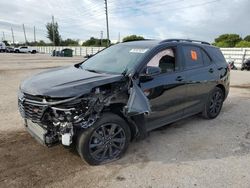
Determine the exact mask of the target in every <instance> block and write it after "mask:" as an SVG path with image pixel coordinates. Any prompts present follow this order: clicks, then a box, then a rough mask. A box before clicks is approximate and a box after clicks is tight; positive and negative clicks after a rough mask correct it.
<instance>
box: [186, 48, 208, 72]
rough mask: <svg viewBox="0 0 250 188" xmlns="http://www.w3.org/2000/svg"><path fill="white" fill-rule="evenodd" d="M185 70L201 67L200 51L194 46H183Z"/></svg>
mask: <svg viewBox="0 0 250 188" xmlns="http://www.w3.org/2000/svg"><path fill="white" fill-rule="evenodd" d="M182 49H183V53H184V60H185V68H186V69H190V68H195V67H201V66H203V61H202V54H201V50H200V49H199V48H197V47H195V46H183V48H182Z"/></svg>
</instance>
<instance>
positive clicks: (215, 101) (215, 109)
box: [202, 87, 224, 119]
mask: <svg viewBox="0 0 250 188" xmlns="http://www.w3.org/2000/svg"><path fill="white" fill-rule="evenodd" d="M223 101H224V93H223V91H222V89H221V88H219V87H216V88H215V89H214V90H213V91H212V92H211V93H210V95H209V97H208V99H207V102H206V105H205V108H204V111H203V113H202V114H203V117H205V118H206V119H214V118H216V117H217V116H218V115H219V113H220V111H221V108H222V105H223Z"/></svg>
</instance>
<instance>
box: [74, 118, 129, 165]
mask: <svg viewBox="0 0 250 188" xmlns="http://www.w3.org/2000/svg"><path fill="white" fill-rule="evenodd" d="M130 138H131V132H130V128H129V126H128V124H127V123H126V121H125V120H124V119H123V118H121V117H120V116H118V115H116V114H113V113H104V114H103V115H102V116H101V117H100V119H98V120H97V122H95V123H94V125H92V126H91V127H89V128H88V129H86V130H83V131H82V132H81V133H79V135H78V138H77V143H76V147H77V151H78V153H79V155H80V156H81V158H82V159H83V160H84V161H85V162H87V163H88V164H91V165H99V164H103V163H108V162H111V161H114V160H117V159H119V158H120V157H121V156H122V155H123V154H124V153H125V151H126V150H127V148H128V144H129V142H130Z"/></svg>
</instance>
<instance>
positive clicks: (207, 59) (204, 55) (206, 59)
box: [201, 50, 212, 65]
mask: <svg viewBox="0 0 250 188" xmlns="http://www.w3.org/2000/svg"><path fill="white" fill-rule="evenodd" d="M201 53H202V59H203V62H204V64H205V65H210V64H211V63H212V60H211V58H210V57H209V56H208V54H207V53H206V52H205V51H204V50H201Z"/></svg>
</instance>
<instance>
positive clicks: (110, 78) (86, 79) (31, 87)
mask: <svg viewBox="0 0 250 188" xmlns="http://www.w3.org/2000/svg"><path fill="white" fill-rule="evenodd" d="M121 78H122V75H112V74H104V73H93V72H89V71H85V70H83V69H81V68H76V67H75V66H67V67H60V68H55V69H50V70H48V71H45V72H42V73H39V74H36V75H34V76H31V77H30V78H28V79H26V80H24V81H23V82H22V84H21V86H20V89H21V91H22V92H24V93H27V94H30V95H40V96H48V97H53V98H57V97H58V98H68V97H75V96H79V95H82V94H86V93H89V92H90V91H91V89H92V88H94V87H97V86H101V85H103V84H108V83H112V82H116V81H119V80H121Z"/></svg>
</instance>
